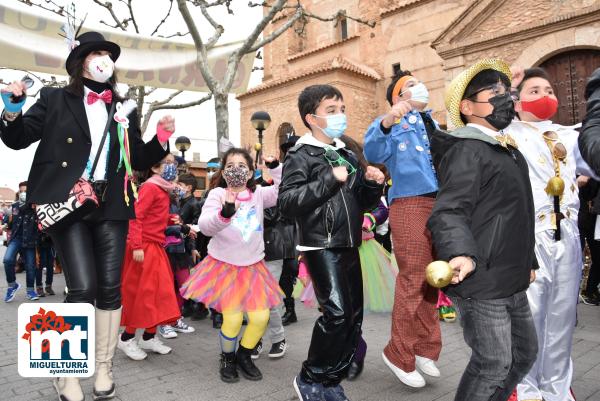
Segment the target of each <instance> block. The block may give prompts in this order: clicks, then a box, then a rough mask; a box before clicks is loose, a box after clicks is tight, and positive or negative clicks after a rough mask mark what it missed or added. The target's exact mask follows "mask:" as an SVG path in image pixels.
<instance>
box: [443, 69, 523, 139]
mask: <svg viewBox="0 0 600 401" xmlns="http://www.w3.org/2000/svg"><path fill="white" fill-rule="evenodd" d="M483 70H496V71H498V72H501V73H502V74H505V75H506V76H507V77H508V79H509V80H512V74H511V73H510V66H509V65H508V64H507V63H506V62H504V61H502V60H500V59H497V58H486V59H483V60H479V61H478V62H477V63H475V64H473V65H472V66H470V67H469V68H467V69H466V70H464V71H463V72H461V73H460V74H459V75H458V76H457V77H456V78H454V79H453V80H452V82H450V85H449V86H448V89H447V90H446V109H447V110H448V114H449V119H450V121H451V122H452V125H454V126H455V127H456V128H460V127H464V126H465V124H464V123H463V122H462V120H461V119H460V102H461V100H462V97H463V95H464V93H465V89H467V86H468V85H469V83H470V82H471V80H472V79H473V77H475V75H477V74H479V73H480V72H481V71H483Z"/></svg>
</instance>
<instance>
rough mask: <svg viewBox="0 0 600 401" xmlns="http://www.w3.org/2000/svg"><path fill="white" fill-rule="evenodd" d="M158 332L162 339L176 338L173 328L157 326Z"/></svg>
mask: <svg viewBox="0 0 600 401" xmlns="http://www.w3.org/2000/svg"><path fill="white" fill-rule="evenodd" d="M158 332H159V333H160V335H161V336H162V337H163V338H177V333H176V332H175V328H174V327H173V326H169V325H164V326H158Z"/></svg>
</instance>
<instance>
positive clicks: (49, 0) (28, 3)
mask: <svg viewBox="0 0 600 401" xmlns="http://www.w3.org/2000/svg"><path fill="white" fill-rule="evenodd" d="M17 2H19V3H22V4H25V5H26V6H30V7H38V8H41V9H42V10H46V11H50V12H51V13H54V14H57V15H60V16H61V17H64V16H65V15H68V16H69V17H74V16H72V15H71V14H70V13H69V12H68V11H67V10H65V7H64V6H61V5H59V4H56V3H55V2H54V1H52V0H44V3H46V4H49V5H51V6H53V7H55V8H49V7H47V6H44V5H43V4H42V3H41V2H40V3H35V2H33V1H31V0H17Z"/></svg>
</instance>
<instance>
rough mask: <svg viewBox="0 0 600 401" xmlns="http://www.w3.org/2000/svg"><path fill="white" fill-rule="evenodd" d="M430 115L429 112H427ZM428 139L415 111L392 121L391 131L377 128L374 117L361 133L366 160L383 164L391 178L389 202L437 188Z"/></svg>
mask: <svg viewBox="0 0 600 401" xmlns="http://www.w3.org/2000/svg"><path fill="white" fill-rule="evenodd" d="M427 115H429V116H430V117H431V111H427ZM429 148H430V146H429V138H428V136H427V130H426V129H425V124H424V122H423V118H422V117H421V115H420V114H419V112H418V111H416V110H412V111H410V112H409V113H407V114H406V115H405V116H404V117H403V118H402V121H400V123H398V124H394V125H393V126H392V128H391V132H389V133H388V134H385V133H384V132H383V131H382V129H381V118H378V119H376V120H375V121H374V122H373V123H372V124H371V126H370V127H369V129H368V130H367V133H366V134H365V145H364V153H365V157H366V159H367V160H368V161H369V162H370V163H380V164H385V166H386V168H387V169H388V171H389V174H390V176H391V178H392V187H391V188H390V190H389V193H388V202H389V204H390V205H391V204H392V201H393V200H394V199H396V198H407V197H410V196H418V195H423V194H428V193H431V192H436V191H437V190H438V184H437V177H436V173H435V167H434V166H433V162H432V159H431V152H430V149H429Z"/></svg>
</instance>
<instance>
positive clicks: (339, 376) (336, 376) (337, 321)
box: [300, 248, 363, 386]
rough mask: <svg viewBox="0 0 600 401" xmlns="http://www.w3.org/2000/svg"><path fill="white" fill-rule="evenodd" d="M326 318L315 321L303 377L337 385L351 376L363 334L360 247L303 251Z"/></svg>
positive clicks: (328, 384)
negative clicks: (355, 355)
mask: <svg viewBox="0 0 600 401" xmlns="http://www.w3.org/2000/svg"><path fill="white" fill-rule="evenodd" d="M303 255H304V260H305V261H306V267H307V269H308V272H309V274H310V276H311V278H312V283H313V287H314V289H315V295H316V297H317V301H318V302H319V306H321V310H322V315H321V316H320V317H319V318H318V319H317V321H316V322H315V325H314V328H313V332H312V338H311V340H310V348H309V349H308V358H307V359H306V361H304V363H303V364H302V371H301V372H300V375H301V378H302V380H303V381H305V382H307V383H321V384H323V385H325V386H336V385H338V384H340V382H341V381H342V380H343V379H344V378H345V377H346V376H347V374H348V369H349V368H350V363H351V362H352V359H353V358H354V354H355V353H356V349H357V347H358V343H359V340H360V335H361V326H362V320H363V285H362V273H361V270H360V258H359V255H358V249H357V248H333V249H320V250H315V251H307V252H303Z"/></svg>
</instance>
